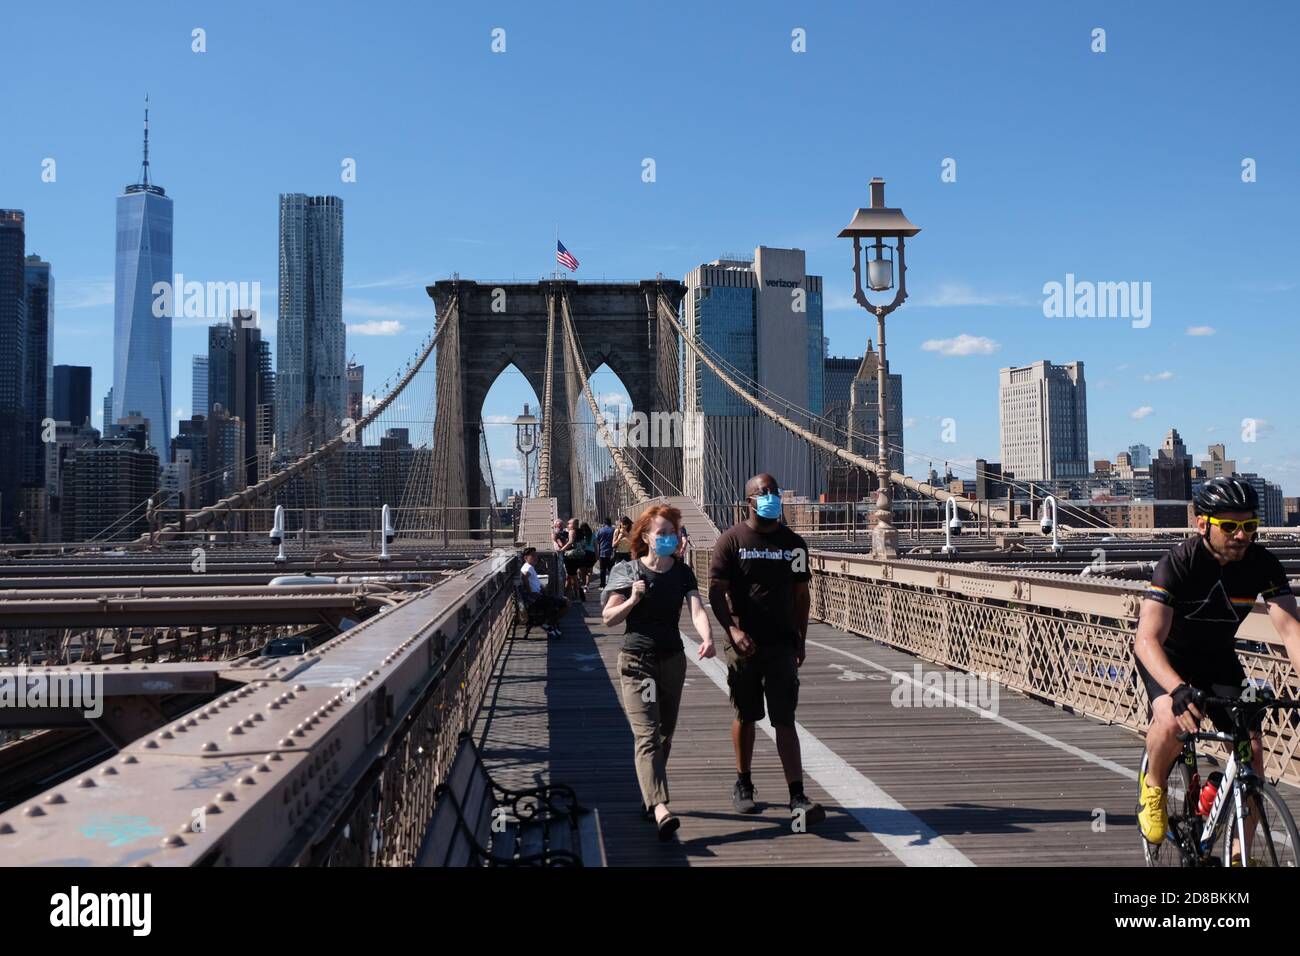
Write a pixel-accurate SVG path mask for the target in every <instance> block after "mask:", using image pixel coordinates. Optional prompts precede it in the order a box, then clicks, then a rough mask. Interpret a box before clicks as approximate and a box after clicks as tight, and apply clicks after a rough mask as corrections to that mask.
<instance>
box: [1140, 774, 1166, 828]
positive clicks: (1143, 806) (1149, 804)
mask: <svg viewBox="0 0 1300 956" xmlns="http://www.w3.org/2000/svg"><path fill="white" fill-rule="evenodd" d="M1138 790H1139V791H1140V792H1141V796H1140V798H1139V799H1140V801H1141V802H1140V804H1139V806H1138V827H1139V828H1141V830H1142V836H1143V838H1144V839H1145V840H1146V841H1147V842H1148V843H1152V844H1155V843H1163V842H1164V839H1165V826H1166V825H1167V824H1168V823H1169V818H1168V816H1167V815H1166V814H1165V791H1164V789H1163V788H1161V787H1148V786H1147V775H1146V774H1142V775H1141V777H1139V778H1138Z"/></svg>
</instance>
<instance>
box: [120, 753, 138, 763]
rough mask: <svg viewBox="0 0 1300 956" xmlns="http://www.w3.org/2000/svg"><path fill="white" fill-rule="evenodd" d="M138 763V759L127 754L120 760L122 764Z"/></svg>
mask: <svg viewBox="0 0 1300 956" xmlns="http://www.w3.org/2000/svg"><path fill="white" fill-rule="evenodd" d="M139 762H140V758H139V757H137V756H135V755H134V754H127V755H126V756H125V757H123V758H122V763H139Z"/></svg>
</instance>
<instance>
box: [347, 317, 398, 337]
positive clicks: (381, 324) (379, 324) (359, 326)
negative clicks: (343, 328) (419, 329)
mask: <svg viewBox="0 0 1300 956" xmlns="http://www.w3.org/2000/svg"><path fill="white" fill-rule="evenodd" d="M405 331H406V326H404V325H403V324H402V323H401V322H398V321H397V320H396V319H386V320H383V321H374V322H358V323H356V324H354V325H349V326H348V332H349V333H350V334H352V335H397V334H398V333H399V332H405Z"/></svg>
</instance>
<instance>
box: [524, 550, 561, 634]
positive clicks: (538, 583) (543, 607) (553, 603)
mask: <svg viewBox="0 0 1300 956" xmlns="http://www.w3.org/2000/svg"><path fill="white" fill-rule="evenodd" d="M520 574H521V575H523V579H524V603H525V604H527V605H528V609H529V610H530V611H532V610H534V609H537V610H536V613H537V614H538V615H539V616H540V617H541V618H542V620H543V621H544V624H543V627H544V629H545V630H546V633H547V634H548V635H549V636H550V637H559V636H560V627H559V623H558V622H559V620H560V615H562V614H563V613H564V612H565V611H567V610H568V609H569V602H568V601H566V600H565V599H564V598H557V597H552V596H551V595H549V594H543V593H542V579H541V578H539V577H538V576H537V549H536V548H524V566H523V568H522V569H521V570H520Z"/></svg>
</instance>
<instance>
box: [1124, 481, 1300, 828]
mask: <svg viewBox="0 0 1300 956" xmlns="http://www.w3.org/2000/svg"><path fill="white" fill-rule="evenodd" d="M1195 505H1196V515H1197V517H1196V527H1197V530H1198V531H1199V532H1200V533H1199V534H1198V535H1194V536H1193V537H1190V538H1188V539H1186V540H1185V541H1183V542H1181V543H1180V544H1179V545H1177V546H1176V547H1175V548H1173V549H1172V550H1171V551H1170V552H1169V553H1168V554H1166V555H1165V556H1164V557H1163V558H1161V559H1160V563H1159V564H1158V565H1156V569H1155V572H1154V573H1153V574H1152V576H1151V583H1150V585H1149V586H1148V588H1147V591H1146V593H1145V594H1144V595H1143V598H1144V600H1143V602H1142V609H1141V614H1140V616H1139V619H1138V627H1137V639H1136V641H1135V643H1134V647H1133V652H1134V656H1135V658H1136V661H1137V669H1138V674H1139V676H1141V678H1142V681H1143V683H1144V684H1145V685H1146V690H1147V697H1148V699H1149V700H1150V701H1151V724H1150V726H1149V727H1148V728H1147V771H1146V773H1145V774H1144V775H1143V776H1142V777H1141V779H1140V780H1139V782H1138V786H1139V790H1140V794H1141V797H1140V799H1141V804H1140V806H1139V807H1138V826H1139V827H1140V828H1141V830H1142V835H1143V836H1144V837H1145V838H1146V840H1147V842H1149V843H1152V844H1159V843H1160V842H1162V841H1163V840H1164V837H1165V829H1166V825H1167V822H1168V821H1167V808H1166V806H1165V793H1164V791H1165V785H1166V778H1167V777H1168V774H1169V769H1170V767H1171V766H1172V765H1173V762H1174V759H1175V758H1176V757H1177V756H1178V753H1179V751H1180V750H1181V749H1182V744H1181V743H1180V742H1179V740H1178V736H1177V735H1178V734H1179V733H1191V732H1192V731H1195V730H1196V729H1197V727H1198V725H1199V723H1200V720H1201V717H1202V714H1201V712H1200V710H1199V709H1198V708H1197V705H1196V702H1195V691H1200V692H1201V693H1203V694H1206V695H1208V696H1212V697H1233V698H1236V697H1239V696H1241V693H1242V691H1243V689H1244V687H1245V685H1246V672H1245V671H1244V670H1243V669H1242V666H1241V661H1240V660H1239V659H1238V657H1237V649H1236V634H1237V628H1238V627H1240V625H1241V622H1242V621H1244V620H1245V619H1246V615H1248V614H1249V613H1250V611H1251V608H1253V607H1254V606H1255V599H1256V597H1257V596H1258V597H1262V598H1263V599H1264V602H1265V603H1266V605H1267V606H1268V614H1269V619H1270V620H1271V621H1272V622H1273V626H1274V627H1275V628H1276V629H1277V632H1278V634H1279V635H1280V636H1281V637H1282V639H1283V641H1284V642H1285V644H1286V649H1287V654H1288V656H1289V657H1290V658H1291V666H1292V667H1294V668H1295V669H1296V670H1298V671H1300V617H1298V616H1297V611H1296V601H1295V597H1294V596H1293V594H1292V592H1291V587H1290V585H1289V584H1288V582H1287V575H1286V571H1285V570H1284V569H1283V567H1282V563H1281V562H1280V561H1278V559H1277V557H1276V556H1275V555H1274V554H1272V553H1271V552H1269V551H1268V550H1267V549H1266V548H1265V547H1264V546H1263V545H1262V544H1259V543H1257V542H1256V541H1255V540H1254V537H1255V533H1256V531H1257V530H1258V528H1259V519H1258V518H1257V517H1256V512H1257V511H1258V509H1259V497H1258V495H1257V494H1256V492H1255V489H1254V488H1252V487H1251V486H1250V485H1249V484H1247V483H1246V482H1245V481H1242V480H1241V479H1240V478H1237V477H1234V476H1228V477H1222V478H1214V479H1212V480H1210V481H1208V482H1206V483H1205V485H1203V486H1202V488H1201V490H1200V491H1198V492H1197V494H1196V501H1195ZM1204 716H1208V717H1209V718H1210V719H1211V720H1212V721H1213V722H1214V724H1215V725H1216V726H1217V727H1218V728H1219V729H1220V730H1222V731H1224V732H1225V733H1230V732H1231V731H1232V722H1231V720H1230V718H1229V716H1228V715H1227V714H1226V713H1224V712H1222V711H1221V710H1219V709H1216V708H1207V713H1206V714H1205V715H1204ZM1253 743H1254V755H1253V759H1252V760H1251V765H1252V766H1253V767H1254V769H1255V772H1256V773H1257V774H1259V775H1260V776H1261V777H1262V776H1263V775H1264V766H1263V748H1262V745H1261V743H1260V739H1259V734H1258V732H1256V733H1255V734H1254V735H1253ZM1252 829H1253V827H1252ZM1247 837H1248V839H1247V843H1249V831H1248V833H1247ZM1247 850H1249V846H1248V847H1247Z"/></svg>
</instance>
